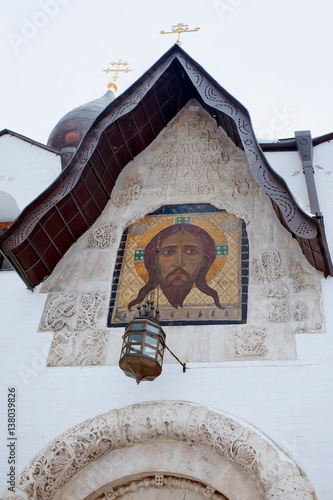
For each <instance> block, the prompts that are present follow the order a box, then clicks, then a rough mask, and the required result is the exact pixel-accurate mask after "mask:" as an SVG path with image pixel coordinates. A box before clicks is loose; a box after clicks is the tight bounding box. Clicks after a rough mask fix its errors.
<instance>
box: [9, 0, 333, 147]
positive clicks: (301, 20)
mask: <svg viewBox="0 0 333 500" xmlns="http://www.w3.org/2000/svg"><path fill="white" fill-rule="evenodd" d="M0 5H1V6H2V8H1V20H0V23H1V24H0V26H1V33H2V37H3V38H2V43H1V49H0V50H1V61H2V71H1V73H2V78H1V79H0V91H1V93H0V96H1V97H0V99H1V113H0V130H2V129H4V128H8V129H11V130H14V131H15V132H18V133H20V134H23V135H26V136H28V137H30V138H32V139H34V140H36V141H40V142H42V143H46V141H47V138H48V136H49V133H50V132H51V130H52V128H53V127H54V125H55V124H56V123H57V121H58V120H59V119H60V118H61V117H62V116H63V115H64V114H65V113H67V112H68V111H70V110H71V109H73V108H75V107H76V106H79V105H80V104H83V103H84V102H87V101H90V100H92V99H96V98H98V97H100V96H101V95H103V94H104V93H105V91H106V89H107V81H108V76H107V75H106V74H105V73H103V72H102V69H103V68H106V67H107V66H108V64H109V63H110V62H111V61H113V60H117V61H118V60H119V59H122V60H123V61H124V60H126V61H128V62H129V63H130V67H131V68H132V69H133V72H132V73H129V74H127V75H125V76H123V77H122V78H121V80H119V91H118V95H119V94H120V93H121V92H122V91H124V90H125V89H126V88H127V87H128V86H129V85H130V84H131V83H133V82H134V81H135V80H136V79H137V78H139V77H140V76H141V75H142V73H144V71H146V70H147V69H148V68H149V67H150V66H151V65H152V64H153V63H154V62H156V61H157V60H158V59H159V58H160V57H161V56H162V55H163V54H164V53H165V52H166V51H167V50H168V49H169V48H170V47H171V46H172V45H173V44H174V43H175V41H176V36H175V35H161V34H160V33H159V32H160V30H165V31H170V30H171V27H172V25H175V24H177V23H179V22H182V23H184V24H188V25H189V28H195V27H197V26H198V27H200V31H198V32H197V33H188V34H185V35H183V36H182V38H181V40H182V42H183V44H182V48H183V49H184V50H185V51H186V52H188V53H189V55H190V56H191V57H192V58H194V59H195V60H196V61H197V62H198V63H199V64H201V65H202V66H203V67H204V68H205V69H206V70H207V71H208V72H209V73H210V74H211V75H212V77H214V78H215V79H216V80H217V81H218V82H219V83H220V84H221V85H222V87H224V88H225V89H226V90H227V91H228V92H230V93H231V94H232V95H233V96H234V97H235V98H236V99H238V100H239V101H240V102H241V103H242V104H243V105H244V106H245V107H246V108H247V109H248V110H249V112H250V115H251V117H252V122H253V125H254V129H255V132H256V134H257V136H259V137H263V138H266V139H269V138H271V137H273V136H274V137H278V138H282V137H292V136H293V135H294V131H295V130H305V129H310V130H311V132H312V135H313V136H314V137H315V136H318V135H322V134H326V133H328V132H332V131H333V123H332V117H333V99H332V73H333V69H332V66H333V65H332V38H333V37H332V19H333V2H332V1H331V0H279V1H273V0H206V1H204V0H200V1H199V0H168V1H166V2H159V1H158V0H117V1H113V0H11V1H8V0H0Z"/></svg>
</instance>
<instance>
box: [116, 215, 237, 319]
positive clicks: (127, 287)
mask: <svg viewBox="0 0 333 500" xmlns="http://www.w3.org/2000/svg"><path fill="white" fill-rule="evenodd" d="M187 216H188V217H191V218H192V224H193V225H197V226H199V227H201V228H203V229H205V230H206V231H207V232H208V233H209V234H210V236H211V237H212V238H213V239H214V241H215V243H216V244H220V243H226V242H227V243H228V256H227V257H216V259H215V261H214V262H213V264H212V266H211V268H210V270H209V271H208V273H207V280H206V281H207V283H208V284H209V286H210V287H212V288H213V289H214V290H216V291H217V293H218V295H219V299H220V303H221V304H222V305H223V309H219V308H217V307H216V306H215V304H214V302H213V299H212V298H211V297H209V296H207V295H206V294H204V293H203V292H201V291H200V290H198V289H197V288H196V286H195V285H194V286H193V288H192V290H191V291H190V292H189V294H188V295H187V297H186V299H185V301H184V306H183V308H182V309H176V308H174V307H172V306H171V305H170V304H169V302H168V300H167V298H166V297H165V296H164V294H163V293H162V292H161V290H160V288H158V292H157V291H156V290H155V299H154V300H155V304H156V302H157V293H158V302H159V310H160V313H161V321H164V322H170V324H172V323H173V322H176V321H182V322H187V321H191V322H193V321H195V322H197V321H198V322H199V323H200V322H201V321H207V320H210V321H218V320H221V321H228V320H232V321H240V320H241V251H240V244H241V234H242V233H241V231H242V221H241V220H239V219H237V218H236V217H235V216H234V215H231V214H227V213H225V212H211V213H209V212H208V213H207V212H205V213H200V212H198V213H182V214H175V215H169V214H162V215H147V216H146V217H145V218H144V219H140V220H139V221H137V222H136V223H135V224H133V225H132V226H130V228H129V231H128V238H127V242H126V247H125V252H124V257H123V262H122V267H121V273H120V279H119V285H118V289H117V296H116V302H115V307H114V310H113V314H112V319H111V323H112V324H116V323H123V322H124V321H125V322H126V321H128V320H130V319H131V318H132V316H133V312H134V311H135V310H136V306H134V308H133V312H131V311H128V309H127V304H128V303H129V302H130V301H131V300H133V299H134V298H136V297H137V295H138V293H139V290H140V289H141V287H142V286H143V285H144V284H145V282H146V279H147V276H148V274H147V271H146V269H145V266H144V264H143V262H140V263H138V262H136V263H135V262H134V253H135V250H136V249H138V248H145V247H146V246H147V244H148V243H149V241H150V240H151V238H153V236H155V234H157V233H158V232H159V231H161V230H162V229H164V227H166V226H170V225H172V224H174V223H175V218H176V217H187Z"/></svg>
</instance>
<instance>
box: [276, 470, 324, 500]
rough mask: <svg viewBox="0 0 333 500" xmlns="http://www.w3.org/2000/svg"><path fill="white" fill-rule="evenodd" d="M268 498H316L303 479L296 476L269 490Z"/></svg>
mask: <svg viewBox="0 0 333 500" xmlns="http://www.w3.org/2000/svg"><path fill="white" fill-rule="evenodd" d="M267 498H269V499H270V500H290V499H295V500H313V499H314V498H316V497H315V496H314V495H313V493H312V492H310V491H309V489H308V487H307V485H306V484H304V481H303V479H302V478H301V477H299V476H294V477H288V478H286V479H282V480H281V481H279V482H278V483H276V484H275V485H274V486H273V487H272V488H271V489H270V490H269V492H268V496H267Z"/></svg>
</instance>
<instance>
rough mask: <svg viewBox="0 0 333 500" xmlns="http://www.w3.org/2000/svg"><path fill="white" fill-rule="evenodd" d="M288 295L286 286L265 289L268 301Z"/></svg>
mask: <svg viewBox="0 0 333 500" xmlns="http://www.w3.org/2000/svg"><path fill="white" fill-rule="evenodd" d="M288 293H289V290H288V288H287V287H286V285H283V284H280V285H279V286H276V287H270V288H268V289H267V297H268V298H269V299H283V298H284V297H286V296H287V295H288Z"/></svg>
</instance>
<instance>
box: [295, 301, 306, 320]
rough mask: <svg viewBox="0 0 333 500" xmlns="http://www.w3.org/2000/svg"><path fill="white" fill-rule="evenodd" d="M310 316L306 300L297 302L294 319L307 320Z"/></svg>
mask: <svg viewBox="0 0 333 500" xmlns="http://www.w3.org/2000/svg"><path fill="white" fill-rule="evenodd" d="M308 317H309V311H308V308H307V306H306V304H305V303H304V302H296V304H295V305H294V321H305V320H306V319H308Z"/></svg>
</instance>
